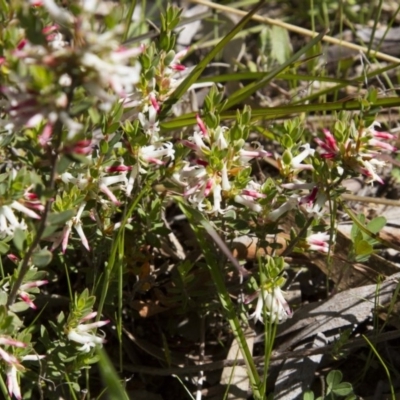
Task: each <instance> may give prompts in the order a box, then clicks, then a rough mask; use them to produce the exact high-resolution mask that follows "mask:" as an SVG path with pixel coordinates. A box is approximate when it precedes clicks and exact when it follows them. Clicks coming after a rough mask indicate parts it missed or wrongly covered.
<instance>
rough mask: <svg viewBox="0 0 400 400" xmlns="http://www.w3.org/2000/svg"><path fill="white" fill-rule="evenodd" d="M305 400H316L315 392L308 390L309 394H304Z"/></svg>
mask: <svg viewBox="0 0 400 400" xmlns="http://www.w3.org/2000/svg"><path fill="white" fill-rule="evenodd" d="M303 400H314V392H312V391H311V390H307V392H304V393H303Z"/></svg>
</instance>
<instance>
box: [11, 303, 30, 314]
mask: <svg viewBox="0 0 400 400" xmlns="http://www.w3.org/2000/svg"><path fill="white" fill-rule="evenodd" d="M28 308H29V306H28V304H27V303H25V302H24V301H18V302H16V303H14V304H12V305H11V306H10V310H11V311H12V312H15V313H20V312H23V311H26V310H27V309H28Z"/></svg>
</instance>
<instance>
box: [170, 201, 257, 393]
mask: <svg viewBox="0 0 400 400" xmlns="http://www.w3.org/2000/svg"><path fill="white" fill-rule="evenodd" d="M176 201H177V203H178V204H179V207H180V208H181V210H182V212H183V213H184V214H185V215H186V217H187V218H188V220H189V223H190V226H191V227H192V230H193V232H194V233H195V236H196V239H197V241H198V243H199V245H200V247H201V249H202V251H203V256H204V258H205V260H206V264H207V267H208V269H209V271H210V274H211V277H212V279H213V282H214V284H215V286H216V288H217V295H218V297H219V301H220V303H221V305H222V308H223V311H224V314H225V316H226V318H227V320H228V322H229V324H230V326H231V329H232V332H233V334H234V335H235V337H236V338H237V340H238V343H239V348H240V351H241V353H242V356H243V359H244V361H245V363H246V366H247V373H248V376H249V380H250V384H251V387H252V389H253V396H254V398H255V399H257V400H260V399H263V398H264V394H263V393H262V391H260V387H261V381H260V377H259V375H258V372H257V368H256V366H255V364H254V360H253V356H252V354H251V352H250V349H249V347H248V344H247V341H246V337H245V334H244V332H243V329H242V327H241V324H240V321H239V318H238V316H237V315H236V310H235V307H234V305H233V303H232V300H231V298H230V296H229V292H228V290H227V288H226V285H225V279H224V276H223V274H222V270H221V266H220V264H219V262H218V258H217V257H215V249H214V246H213V245H212V244H211V242H210V241H209V240H208V238H207V234H206V232H207V230H206V229H205V226H210V224H209V222H208V221H207V220H205V219H204V217H203V215H202V214H201V213H200V212H199V211H197V210H194V209H193V208H191V207H189V206H187V205H186V204H185V203H184V202H183V201H182V200H181V199H180V198H176Z"/></svg>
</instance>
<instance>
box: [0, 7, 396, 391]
mask: <svg viewBox="0 0 400 400" xmlns="http://www.w3.org/2000/svg"><path fill="white" fill-rule="evenodd" d="M67 3H68V2H67ZM0 4H2V5H4V7H3V8H4V9H3V10H2V11H0V15H1V19H0V20H1V21H2V25H3V26H2V27H0V37H1V47H0V49H1V53H0V79H1V82H0V85H1V86H0V94H1V97H0V107H1V108H0V113H1V118H0V253H1V255H2V256H3V258H2V260H3V261H2V263H1V265H0V358H1V363H0V368H1V370H2V372H3V374H2V376H3V378H5V379H6V381H7V384H6V385H5V384H4V381H2V380H1V379H3V378H1V379H0V390H2V391H3V394H4V396H5V397H6V396H7V395H8V396H10V397H13V398H16V399H21V398H30V396H31V395H32V396H34V395H35V396H36V395H37V396H39V394H40V395H41V396H42V398H49V399H56V398H60V397H61V396H66V397H69V395H70V394H68V392H69V393H73V395H72V396H73V397H76V396H77V393H78V392H79V391H80V390H81V388H84V389H85V390H93V391H94V392H96V394H97V390H98V388H96V387H94V386H95V385H93V384H92V382H91V380H90V379H89V375H85V371H88V370H89V369H90V366H91V365H92V364H94V363H96V362H97V360H98V358H97V355H96V349H98V348H99V347H101V346H103V345H105V344H106V343H107V341H108V340H109V339H108V337H111V338H112V339H111V340H115V341H118V343H119V345H120V348H119V355H118V357H119V363H120V366H121V368H122V365H123V361H124V354H123V351H122V343H123V340H122V332H123V331H124V329H125V328H124V327H123V325H124V324H126V323H127V321H129V320H132V319H133V320H134V319H135V318H138V316H140V315H143V313H146V310H147V309H145V308H144V307H142V308H140V309H139V313H136V314H132V310H131V308H130V307H131V303H133V304H136V303H134V302H135V301H139V302H141V303H140V305H141V306H142V305H143V303H144V304H146V301H147V300H149V297H151V296H156V297H157V302H160V303H163V304H162V306H163V307H165V308H168V307H170V308H171V309H172V308H173V307H176V306H177V305H178V304H179V305H180V306H181V307H182V309H183V310H186V308H185V307H189V308H190V307H192V309H193V310H195V309H196V307H197V306H198V304H199V303H198V302H200V303H201V304H202V306H204V307H206V306H207V307H208V306H209V304H212V300H213V299H211V298H210V297H207V296H206V298H204V299H202V296H198V297H196V294H193V295H192V294H190V293H189V292H190V290H189V291H188V288H190V287H191V286H190V285H191V284H192V283H193V282H195V283H197V282H198V277H197V276H196V273H194V270H195V269H196V268H197V267H198V265H197V264H196V263H195V262H194V261H193V262H192V261H191V258H190V257H189V256H188V253H186V252H185V250H184V249H183V250H182V249H181V250H182V251H181V252H180V253H179V252H178V250H179V249H180V242H179V240H178V239H177V238H176V235H175V234H174V232H173V231H174V228H171V224H170V223H169V222H168V221H167V216H166V214H167V211H169V210H171V209H175V212H177V211H176V210H178V209H180V210H181V211H182V213H181V214H180V217H183V219H185V220H186V224H187V226H189V225H190V226H191V227H192V229H193V232H194V235H195V238H196V239H197V241H198V243H199V245H200V249H201V251H202V252H203V253H204V254H203V255H204V257H205V260H206V264H207V266H208V267H209V269H210V270H211V273H212V277H213V281H214V283H215V284H216V285H217V289H218V290H217V292H218V293H217V294H218V296H219V299H220V302H221V303H222V305H223V309H224V311H226V312H227V314H228V316H227V318H228V320H229V322H230V324H231V328H232V329H233V331H234V332H235V334H236V335H237V336H238V337H242V336H241V335H242V334H243V332H242V328H241V325H240V323H239V320H238V318H237V316H236V313H235V310H236V309H235V306H236V305H233V303H232V301H231V299H230V297H229V293H228V292H227V290H226V286H225V283H224V282H225V272H226V275H228V271H225V270H223V272H224V274H222V272H221V270H220V267H221V265H220V264H219V263H218V262H217V261H216V257H215V254H216V249H215V247H213V246H212V245H210V243H209V242H208V241H207V239H206V235H205V234H206V232H208V233H210V232H214V233H213V235H214V238H217V239H215V242H216V243H217V245H218V247H219V248H220V249H221V250H222V251H223V252H224V253H225V255H227V256H228V258H229V259H230V261H231V262H233V263H234V264H235V266H236V267H237V268H238V271H239V273H240V274H241V275H242V277H243V276H244V275H246V274H245V272H246V273H247V271H246V270H245V268H243V266H242V265H239V263H238V261H237V260H236V259H234V258H233V257H232V255H231V253H230V250H229V249H228V246H227V245H226V243H229V242H230V241H231V240H233V239H234V238H235V237H236V236H238V235H239V234H244V233H246V234H248V235H250V236H252V237H257V238H258V240H259V243H260V247H268V246H270V247H271V248H273V249H274V251H273V252H272V253H271V254H270V255H266V256H264V257H263V258H260V260H259V261H260V262H259V264H260V273H253V275H254V276H253V278H252V285H249V284H248V283H246V282H245V283H244V284H243V285H244V286H243V287H245V288H246V290H248V291H249V292H250V291H252V292H253V294H254V293H256V295H257V297H258V302H257V305H256V306H255V309H254V308H253V309H252V308H251V307H252V306H250V305H247V303H250V301H248V302H245V303H246V304H243V303H242V304H238V305H237V306H238V307H244V308H245V310H244V311H245V314H247V315H248V316H249V318H251V317H253V318H254V321H255V322H262V323H267V324H268V323H269V324H275V323H279V322H283V321H284V320H286V319H287V318H289V317H290V316H291V314H292V311H291V308H290V306H289V305H288V303H287V301H286V300H285V293H284V292H283V291H282V290H281V287H283V285H284V284H285V279H284V278H283V273H284V269H285V268H286V267H287V265H286V264H285V262H284V258H283V257H278V256H277V255H276V254H275V250H277V249H278V248H279V247H280V245H279V244H278V243H277V242H275V241H273V240H272V241H271V240H269V239H268V240H267V239H266V238H267V237H270V235H275V234H277V233H280V231H281V228H280V226H281V223H282V221H284V220H285V217H286V216H287V215H288V213H293V214H294V215H295V221H296V224H297V226H296V227H295V226H293V227H292V228H293V229H292V231H291V232H288V234H289V235H288V242H289V246H288V247H289V248H291V249H292V250H294V251H302V252H320V253H322V254H325V255H326V254H329V253H330V252H331V251H332V249H333V246H334V238H335V232H334V230H335V226H334V224H331V225H327V224H325V217H326V215H327V214H328V213H329V211H331V210H332V209H333V208H334V204H336V203H334V202H335V200H336V199H337V198H338V196H339V195H340V193H341V192H342V191H343V189H342V187H341V184H342V182H343V181H344V180H345V179H346V178H348V177H352V176H358V175H360V174H362V175H364V176H365V177H366V178H367V180H368V181H369V182H371V183H373V182H378V183H382V182H383V178H382V177H381V175H380V169H381V168H383V167H384V166H385V163H384V161H383V160H382V158H379V156H380V154H381V153H382V152H393V151H395V150H396V149H395V148H394V146H393V145H392V144H391V143H390V141H391V140H392V139H394V136H393V135H392V134H390V133H387V132H383V131H381V130H380V126H379V124H378V123H377V122H374V121H372V120H370V119H371V118H370V117H369V116H368V115H365V116H364V115H360V116H356V117H354V116H352V115H350V114H344V113H343V114H341V115H339V116H338V117H337V122H336V123H335V124H334V125H333V126H332V127H331V128H330V130H328V129H327V128H324V129H323V130H322V132H321V131H318V132H314V131H310V130H307V129H305V124H304V123H303V121H301V120H300V119H299V118H294V119H291V120H288V121H286V122H285V123H284V124H282V125H280V126H279V127H277V128H276V131H275V132H274V133H273V135H272V137H271V134H269V133H268V132H266V131H263V129H262V127H261V126H260V125H258V122H257V118H258V117H257V113H256V115H254V113H253V111H252V110H251V108H250V107H249V106H244V107H240V110H237V111H236V112H235V113H234V114H229V113H226V112H225V108H224V107H226V106H227V104H229V103H228V102H227V101H225V99H224V95H223V92H222V91H221V90H219V89H218V87H217V86H216V85H213V84H212V82H211V83H210V82H208V83H207V84H206V86H211V88H210V89H209V91H208V94H207V96H206V97H205V99H204V104H203V106H202V108H201V110H196V112H195V113H193V114H189V116H183V117H182V116H179V104H180V102H181V101H182V98H183V96H184V95H187V94H188V93H189V94H190V93H194V90H196V88H198V87H199V86H204V82H203V83H198V82H196V79H197V77H198V75H199V73H201V72H202V70H204V68H205V65H206V64H205V63H200V64H199V65H197V66H195V67H194V68H193V69H192V70H191V69H190V68H186V67H185V57H186V56H187V55H188V54H189V52H190V49H187V48H183V49H177V35H178V33H177V31H176V28H177V26H178V23H179V19H180V11H179V10H177V9H176V8H174V7H168V8H167V10H166V11H165V13H164V14H163V15H162V16H161V22H160V25H161V28H160V32H159V34H158V37H157V40H154V41H146V40H144V41H143V43H135V45H134V46H132V47H129V46H128V45H127V44H126V43H125V44H124V39H126V37H127V35H128V34H129V33H130V32H131V31H130V29H131V27H132V26H133V25H131V20H132V13H131V12H130V11H132V12H133V10H131V9H129V8H126V7H122V8H123V12H122V14H120V11H119V10H117V9H116V8H115V7H113V3H112V2H103V1H94V0H93V1H84V0H82V1H73V2H71V4H69V5H68V6H61V4H59V3H58V2H56V1H54V0H43V1H28V2H22V1H15V2H11V3H10V4H9V5H8V4H6V3H4V2H0ZM122 15H123V16H122ZM124 18H127V20H128V21H129V22H128V23H125V24H124V23H122V21H125V19H124ZM246 18H247V17H246ZM246 18H244V19H243V21H242V22H241V23H240V24H239V25H238V26H237V28H235V30H236V31H238V30H239V29H240V28H241V27H242V26H243V25H244V24H245V23H246V22H247V20H248V18H247V19H246ZM132 23H133V22H132ZM318 40H319V39H318ZM313 43H314V44H315V43H317V39H315V40H314V42H312V43H311V44H310V46H311V45H312V44H313ZM222 47H223V43H222V44H220V45H219V46H217V47H216V48H215V49H214V50H213V52H212V54H216V52H217V51H218V50H220V49H221V48H222ZM199 71H200V72H199ZM183 89H185V90H183ZM250 89H251V88H250ZM250 89H249V91H250ZM183 92H185V93H183ZM179 93H181V95H178V94H179ZM240 93H242V92H240ZM240 93H239V94H240ZM239 94H238V95H237V96H236V98H237V99H238V98H240V96H239ZM233 100H234V99H230V101H231V104H233V103H232V102H233ZM185 118H187V119H186V120H185ZM171 121H173V122H175V123H176V125H172V128H171V129H170V128H168V123H171ZM182 121H183V122H182ZM180 124H181V126H180ZM178 128H179V129H178ZM260 132H261V133H262V134H264V136H263V135H262V134H261V135H259V133H260ZM256 136H257V139H258V140H255V137H256ZM267 164H269V165H270V164H273V165H275V166H276V170H275V173H274V174H271V175H270V176H269V177H266V176H265V174H264V169H265V165H267ZM187 226H186V227H187ZM205 227H208V228H207V229H205ZM221 237H222V238H221ZM166 238H168V240H170V241H171V242H173V243H174V244H173V245H171V243H169V242H168V240H167V239H166ZM181 240H182V238H181ZM267 242H268V243H267ZM192 245H193V244H192ZM264 245H265V246H264ZM189 246H190V245H189ZM173 247H174V248H173ZM175 250H176V251H175ZM178 253H179V254H178ZM182 253H183V254H182ZM285 255H286V254H285ZM170 259H173V260H174V262H175V263H176V264H174V266H173V268H172V267H171V268H170ZM160 265H161V266H160ZM171 270H172V272H171ZM161 271H163V272H161ZM176 271H177V272H176ZM163 273H165V274H172V275H173V277H172V278H171V279H172V281H171V282H172V283H171V285H169V286H166V288H165V290H166V292H167V295H166V296H165V297H166V298H167V300H165V299H164V300H165V301H164V302H163V301H162V299H163V296H162V295H161V294H160V291H157V290H158V288H157V285H158V283H156V282H159V281H160V280H161V278H160V276H161V275H162V274H163ZM177 287H179V288H180V289H179V290H177ZM73 289H74V290H73ZM195 292H196V291H195V290H193V293H195ZM249 294H251V293H249ZM138 299H139V300H138ZM20 300H21V301H20ZM157 305H159V304H158V303H157ZM68 306H69V307H68ZM160 307H161V306H160ZM210 307H211V306H210ZM161 308H162V307H161ZM252 310H253V312H252ZM136 311H137V310H136ZM153 312H155V313H156V311H153ZM157 312H161V311H160V309H157ZM148 313H150V311H148ZM177 314H179V313H177ZM103 315H107V318H106V319H103ZM93 319H95V320H93ZM91 320H93V321H92V322H89V321H91ZM99 328H103V329H104V331H102V330H99ZM171 329H172V328H171ZM112 330H114V334H115V335H114V337H113V336H112V335H111V332H112ZM106 337H107V340H106ZM243 352H244V355H245V357H246V360H247V362H248V367H249V370H250V371H251V374H252V375H251V376H252V377H251V383H252V386H253V390H254V391H255V396H256V397H257V393H258V391H259V389H257V387H258V386H257V382H258V381H259V379H260V378H259V377H258V374H257V371H256V369H255V367H254V364H252V361H251V360H250V359H251V354H250V353H249V352H248V349H247V350H246V348H244V350H243ZM165 353H166V354H167V353H168V350H165ZM28 361H35V363H34V364H35V365H36V364H38V363H39V364H40V368H37V365H36V367H35V366H33V367H32V370H28V367H25V364H24V363H25V362H28ZM2 382H3V384H1V383H2ZM64 384H67V385H68V388H66V387H65V386H64ZM258 394H260V393H258Z"/></svg>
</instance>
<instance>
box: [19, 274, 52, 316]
mask: <svg viewBox="0 0 400 400" xmlns="http://www.w3.org/2000/svg"><path fill="white" fill-rule="evenodd" d="M48 282H49V281H47V280H43V281H33V282H27V283H24V284H23V285H21V286H20V288H19V290H18V295H19V297H21V299H22V300H23V301H24V302H25V303H26V304H28V306H29V307H30V308H33V309H34V310H36V308H37V307H36V305H35V303H34V302H33V301H32V299H31V295H30V294H29V293H28V292H27V291H26V290H29V289H33V288H38V287H39V286H42V285H46V284H47V283H48Z"/></svg>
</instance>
